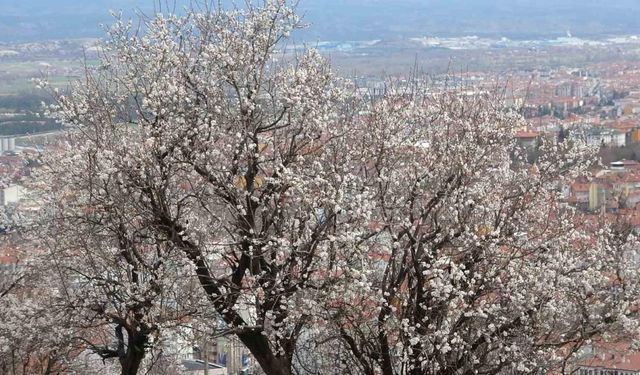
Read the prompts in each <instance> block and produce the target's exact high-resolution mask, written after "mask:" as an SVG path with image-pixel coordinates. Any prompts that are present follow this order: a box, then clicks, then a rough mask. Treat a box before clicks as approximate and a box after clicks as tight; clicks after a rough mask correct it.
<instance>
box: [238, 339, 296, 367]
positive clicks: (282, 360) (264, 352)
mask: <svg viewBox="0 0 640 375" xmlns="http://www.w3.org/2000/svg"><path fill="white" fill-rule="evenodd" d="M238 337H239V338H240V341H242V343H243V344H244V346H246V347H247V349H249V351H250V352H251V355H253V357H254V358H255V359H256V361H258V363H259V364H260V368H262V371H264V373H265V374H266V375H291V358H292V357H291V356H292V353H285V355H286V356H284V357H283V356H276V355H275V354H274V353H273V351H272V350H271V348H270V347H269V341H268V340H267V338H266V337H264V336H263V335H262V334H260V333H256V332H249V333H241V334H239V335H238Z"/></svg>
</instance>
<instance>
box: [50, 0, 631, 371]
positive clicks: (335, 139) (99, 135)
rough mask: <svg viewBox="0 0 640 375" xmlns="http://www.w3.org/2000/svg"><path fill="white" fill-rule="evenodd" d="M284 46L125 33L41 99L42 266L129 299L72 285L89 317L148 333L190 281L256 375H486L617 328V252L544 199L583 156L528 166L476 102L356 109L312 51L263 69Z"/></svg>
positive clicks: (568, 153)
mask: <svg viewBox="0 0 640 375" xmlns="http://www.w3.org/2000/svg"><path fill="white" fill-rule="evenodd" d="M298 26H299V20H298V18H297V17H296V16H295V13H294V11H293V9H291V8H290V7H288V6H287V4H286V3H285V2H284V1H282V0H268V1H265V2H264V3H263V4H262V6H259V7H255V6H254V5H252V3H251V2H247V9H244V10H230V11H223V10H220V9H217V10H212V11H204V12H190V13H187V14H186V15H185V16H181V17H177V16H157V17H155V18H153V19H149V20H145V22H144V23H143V25H142V27H141V28H139V29H134V28H133V25H132V23H130V22H124V21H119V22H117V23H116V24H115V25H114V26H113V28H112V30H111V32H110V38H109V40H108V41H107V43H106V45H105V50H104V51H103V54H102V56H101V62H100V65H99V66H98V67H96V68H95V69H93V68H92V69H89V71H88V72H87V73H88V74H87V77H86V79H85V80H84V81H83V82H80V83H78V84H76V85H74V87H73V88H72V90H71V92H70V93H69V94H68V95H67V94H64V95H63V94H56V97H57V104H56V106H55V107H54V110H53V113H54V114H55V115H56V116H58V118H59V119H60V120H61V121H63V122H64V123H66V124H67V125H69V126H70V132H69V137H70V138H69V142H68V143H67V145H66V146H65V147H63V150H62V152H61V154H57V155H55V156H54V157H52V158H50V160H49V161H48V168H50V169H49V171H50V172H51V173H53V175H55V176H56V177H55V178H53V177H52V178H53V181H55V183H54V184H52V187H53V189H52V191H51V194H50V197H51V198H52V202H53V205H52V206H51V207H52V211H51V212H52V213H53V214H54V217H55V218H56V220H52V223H54V224H55V225H53V226H52V229H55V228H56V227H61V228H64V229H65V231H68V233H71V234H73V235H71V236H64V235H61V236H52V238H53V239H54V241H53V243H52V246H51V247H52V248H57V249H59V250H61V251H63V253H66V254H67V255H68V259H69V260H72V259H73V254H74V252H80V253H82V254H95V256H93V255H92V256H91V257H81V258H78V259H81V261H79V262H78V264H77V267H78V269H80V268H82V267H85V266H86V265H87V264H89V265H91V267H93V271H91V273H90V274H89V277H88V278H87V280H98V279H99V280H104V279H105V278H106V276H105V275H113V274H114V273H115V274H121V276H122V277H115V278H114V277H111V278H109V280H115V281H117V280H127V283H126V284H123V285H120V284H117V283H115V284H114V286H113V287H115V288H117V289H118V291H119V292H118V293H117V294H114V293H109V292H107V293H105V290H107V291H108V290H110V289H111V288H112V286H109V288H107V289H105V288H104V286H103V285H102V284H100V285H98V284H96V283H95V282H91V283H87V284H86V287H87V288H89V290H91V291H90V292H89V291H87V292H86V293H87V295H90V297H91V298H88V299H87V300H91V301H102V305H100V304H98V305H96V304H95V302H92V303H90V304H84V305H79V306H80V307H81V308H83V309H84V311H85V312H91V311H93V312H96V309H97V310H98V311H99V312H101V314H102V315H104V313H105V312H107V311H109V310H108V309H106V308H102V307H101V306H103V305H109V304H113V301H114V299H116V300H117V301H118V303H119V304H120V305H121V306H123V307H126V308H127V309H133V310H127V311H131V312H132V313H133V314H132V315H127V316H130V317H133V318H134V319H133V320H134V321H135V322H136V325H135V327H140V328H144V329H145V330H146V328H145V327H146V326H145V327H143V326H141V325H140V324H142V323H144V322H147V317H149V316H157V314H161V313H162V312H163V311H164V310H162V309H160V310H151V308H150V307H149V306H153V305H157V304H155V302H154V301H156V300H157V298H159V297H160V295H161V294H162V291H165V290H172V289H171V288H170V286H169V285H167V284H172V281H171V280H183V279H184V278H189V277H191V278H193V279H196V280H197V281H198V283H199V286H200V290H201V292H202V293H203V295H204V296H206V300H207V303H208V309H207V310H208V311H206V312H207V313H211V312H213V314H212V315H215V316H216V318H212V325H214V323H213V322H214V321H215V319H221V320H222V321H223V322H224V324H225V329H226V330H227V332H228V333H229V334H235V335H237V337H238V338H239V339H240V340H241V341H242V343H243V344H244V345H245V346H246V347H247V349H248V350H249V351H250V352H251V354H252V355H253V356H254V357H255V359H256V360H257V362H258V364H259V365H260V367H261V368H262V370H263V371H264V372H265V373H267V374H269V375H272V374H273V375H288V374H291V373H292V371H293V370H292V368H293V366H294V356H295V354H296V350H297V349H298V348H299V347H298V342H299V339H300V337H301V336H302V337H303V338H304V341H305V345H306V344H307V343H308V342H309V338H313V337H315V336H318V337H321V338H322V339H326V340H328V341H325V343H329V345H331V346H330V347H327V346H322V345H321V344H322V343H321V342H319V344H318V345H319V346H318V347H319V348H320V347H321V349H327V348H329V350H331V349H332V348H333V349H335V348H347V349H348V350H346V351H345V353H340V355H337V356H336V357H337V358H341V359H344V358H351V359H352V361H351V362H350V363H348V364H347V366H345V367H344V370H345V371H347V369H348V368H351V369H352V371H355V372H358V371H360V373H367V374H378V373H384V374H396V373H399V374H404V373H414V374H422V373H432V372H433V373H467V372H468V373H472V372H485V373H498V372H500V371H503V370H505V371H506V370H507V369H513V370H516V371H523V372H526V371H533V369H534V368H535V366H539V365H541V364H543V363H544V362H543V359H544V358H547V357H548V356H554V355H558V354H561V350H564V351H568V352H571V351H572V350H575V348H577V347H579V346H580V345H581V344H582V343H583V342H584V341H585V340H588V339H589V338H590V337H592V336H594V335H598V334H604V333H605V332H607V331H608V330H609V328H611V326H612V325H613V324H614V323H619V322H624V323H625V325H626V326H627V327H626V328H628V329H632V328H633V326H634V323H633V322H634V321H633V320H630V319H627V320H625V317H626V316H627V315H628V314H627V313H628V312H630V311H631V310H632V309H630V308H631V307H632V306H631V305H630V302H631V301H633V298H635V296H636V292H637V288H636V285H635V280H636V278H635V273H634V269H633V268H632V267H630V263H625V262H624V261H623V260H624V259H625V256H627V255H628V253H625V251H627V249H628V247H630V243H629V239H628V238H627V233H626V232H625V233H618V232H616V231H613V230H612V229H611V228H608V227H603V228H602V229H600V228H598V230H592V231H589V230H587V229H591V228H592V227H589V228H587V227H580V226H577V225H576V214H575V213H573V212H572V211H571V210H570V209H568V208H566V207H564V206H563V205H562V204H561V202H560V200H559V197H558V194H557V192H556V190H555V187H556V186H557V185H556V184H557V183H558V182H561V181H562V179H564V178H567V177H569V176H573V175H576V174H577V173H582V172H584V171H586V168H587V167H588V165H589V162H588V160H589V159H588V158H589V157H590V154H589V153H588V152H585V150H583V149H582V148H581V147H578V146H576V145H573V146H571V145H569V143H566V144H564V145H560V146H556V145H552V144H551V143H543V144H542V145H541V146H540V156H539V157H538V160H537V164H536V165H535V167H532V166H529V165H526V163H524V161H523V156H521V155H522V154H523V153H522V152H521V151H519V149H518V147H517V145H516V144H515V143H514V142H513V141H512V140H511V134H512V131H513V130H514V128H515V127H516V126H519V125H521V123H520V119H519V118H518V117H517V116H516V115H514V114H512V113H510V112H508V111H503V110H502V109H501V108H500V106H499V103H496V102H493V101H492V100H490V99H487V98H484V99H483V98H479V97H478V96H477V95H473V96H465V95H460V94H456V95H441V96H431V97H429V96H427V95H417V94H415V93H414V94H413V95H396V94H390V95H388V96H387V97H386V98H383V99H382V100H381V101H379V102H375V103H372V104H365V103H366V101H364V100H361V99H360V98H358V96H357V95H356V94H355V93H356V91H355V90H353V89H351V88H350V87H349V84H348V82H343V81H341V80H339V79H337V78H336V77H335V76H334V74H333V73H332V71H331V69H330V66H329V64H328V63H327V62H326V61H325V60H324V59H323V58H322V57H321V56H319V54H318V53H317V52H315V51H313V50H309V51H305V52H304V53H301V54H300V55H299V56H296V57H295V58H293V57H291V56H290V54H286V53H280V52H282V51H278V49H279V48H281V47H282V46H284V41H285V40H286V38H287V36H288V35H289V33H290V32H291V31H293V30H294V29H295V28H297V27H298ZM277 56H282V58H283V60H282V61H278V60H277V59H276V57H277ZM521 161H522V162H521ZM586 224H588V223H585V225H586ZM61 233H63V232H61ZM90 258H92V259H94V260H90ZM87 262H89V263H87ZM81 263H87V264H81ZM94 264H95V265H99V267H97V268H96V267H94ZM126 264H128V265H129V266H128V268H129V269H128V270H127V271H126V272H125V270H124V269H123V268H122V266H123V265H126ZM67 269H71V267H67ZM160 270H161V272H159V271H160ZM98 271H99V272H98ZM158 272H159V273H158ZM143 274H144V275H148V277H144V278H140V275H143ZM109 277H110V276H109ZM134 278H135V279H137V281H136V282H134V283H133V285H132V284H131V282H132V281H134ZM101 282H102V281H101ZM183 298H185V297H183ZM177 299H178V297H176V298H175V300H177ZM193 300H194V301H193V303H194V304H195V306H197V308H196V309H197V310H198V311H199V312H200V313H202V307H201V306H200V305H199V302H200V301H198V298H195V297H194V298H193ZM190 304H191V301H189V303H185V305H190ZM136 306H140V308H141V309H143V310H144V313H142V314H141V315H140V314H138V313H137V312H136V311H138V312H140V311H143V310H136V308H137V307H136ZM151 311H156V313H153V314H151V315H149V314H147V312H151ZM137 314H138V315H137ZM154 314H155V315H154ZM116 323H117V322H116ZM145 324H146V323H145ZM135 327H134V329H133V330H131V331H130V332H129V331H128V330H127V336H126V337H129V338H131V337H135V336H136V335H137V332H139V331H138V330H137V329H135ZM152 327H153V329H154V330H157V331H158V332H160V331H161V328H162V326H161V325H157V324H154V325H152ZM159 334H160V333H159ZM122 337H125V335H124V334H123V335H122ZM332 339H337V340H339V341H340V345H333V343H334V342H335V341H331V340H332ZM134 346H135V345H134ZM549 348H551V349H549ZM556 348H557V349H558V350H556ZM298 354H299V353H298ZM307 354H308V353H307ZM297 357H298V358H300V357H302V356H297ZM353 369H357V370H353ZM123 373H135V369H133V370H131V371H129V372H123Z"/></svg>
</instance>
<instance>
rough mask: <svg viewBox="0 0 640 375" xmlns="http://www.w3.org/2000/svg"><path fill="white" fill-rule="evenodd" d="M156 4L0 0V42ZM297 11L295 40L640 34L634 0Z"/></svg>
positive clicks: (93, 23) (438, 0) (498, 0)
mask: <svg viewBox="0 0 640 375" xmlns="http://www.w3.org/2000/svg"><path fill="white" fill-rule="evenodd" d="M165 1H166V0H162V2H165ZM173 1H174V0H170V2H173ZM175 1H176V2H177V3H178V7H179V8H180V7H181V6H183V5H185V4H187V3H188V2H189V0H175ZM238 2H242V0H239V1H238ZM154 3H156V4H157V1H155V2H154V1H153V0H0V41H16V40H37V39H51V38H70V37H95V36H100V35H101V34H102V32H101V31H100V29H99V27H98V25H99V24H100V23H109V22H110V18H109V13H108V11H109V9H114V10H115V9H124V10H132V9H134V8H141V9H144V10H145V11H151V10H153V6H154V5H153V4H154ZM300 11H301V13H303V14H304V15H305V20H306V21H308V22H309V23H311V27H310V28H309V29H308V30H306V31H305V32H304V33H302V34H299V36H300V38H304V39H308V40H364V39H379V38H382V39H385V38H386V39H388V38H401V37H414V36H424V35H437V36H450V35H474V34H475V35H492V36H507V37H512V38H529V37H547V36H558V35H564V34H565V32H566V30H571V31H572V33H573V34H574V35H578V36H593V35H602V34H640V0H609V1H603V0H526V1H525V0H301V5H300Z"/></svg>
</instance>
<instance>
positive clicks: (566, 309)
mask: <svg viewBox="0 0 640 375" xmlns="http://www.w3.org/2000/svg"><path fill="white" fill-rule="evenodd" d="M358 121H363V122H365V123H366V125H367V127H366V128H367V130H366V131H365V132H364V133H362V134H359V135H358V136H357V137H358V138H360V139H361V141H360V142H359V143H356V140H355V139H354V142H353V143H352V146H351V147H350V150H345V152H347V153H350V154H352V155H359V158H358V159H360V160H366V161H368V162H367V163H364V164H361V168H362V170H361V172H360V174H361V175H362V176H368V180H367V182H366V186H367V189H368V191H369V192H370V193H369V194H371V195H372V199H373V200H375V202H376V203H375V209H374V211H373V212H372V213H371V216H370V217H371V224H372V225H371V226H370V228H369V229H365V228H363V232H366V231H367V230H368V231H369V232H370V236H368V237H367V238H368V240H367V241H365V242H363V243H362V244H360V245H359V246H362V247H365V248H367V249H368V250H367V251H368V256H367V257H365V258H366V259H368V261H367V262H364V263H363V266H362V268H361V269H360V270H359V271H356V270H352V272H353V273H354V277H356V280H358V279H359V280H358V281H357V282H350V283H347V284H345V285H344V289H342V290H340V291H339V292H338V294H336V295H335V297H336V299H335V302H334V303H333V304H332V305H330V306H328V308H327V312H328V319H329V320H328V321H329V323H330V324H329V326H333V334H334V335H335V336H334V337H338V338H339V339H338V340H339V341H341V342H343V343H344V346H345V347H347V348H349V350H350V352H351V358H352V362H351V363H350V365H349V367H350V368H351V371H353V373H365V374H379V373H380V374H467V373H468V374H474V373H475V374H477V373H484V374H497V373H502V372H523V373H526V372H536V371H538V370H540V369H546V370H548V371H561V372H564V371H569V370H570V368H567V367H566V364H567V359H569V358H570V357H571V355H573V354H575V352H576V351H578V350H579V349H580V348H582V347H583V345H584V344H585V343H586V342H588V341H589V340H591V339H593V338H594V337H600V338H601V337H603V336H605V335H607V334H614V333H616V334H626V335H630V336H627V337H631V338H633V337H636V335H637V333H638V331H637V298H638V291H639V290H638V276H639V275H638V270H637V263H636V262H634V261H633V259H634V258H636V254H635V253H634V251H637V247H636V246H635V245H636V242H635V240H634V237H633V236H632V235H631V231H630V228H628V227H625V226H621V225H613V223H609V224H606V223H600V219H599V218H597V217H585V216H584V215H581V214H578V213H576V212H575V211H574V210H572V209H571V208H569V207H568V206H567V205H566V204H563V203H562V199H561V198H562V197H561V194H560V192H559V189H558V186H559V184H562V183H563V182H566V181H570V179H571V178H575V177H576V176H577V175H581V174H587V173H588V168H589V166H590V165H591V164H592V163H593V162H594V161H595V157H594V156H593V150H590V149H589V148H587V147H585V146H582V145H580V144H579V143H577V142H575V143H570V142H564V143H560V144H555V143H554V142H552V141H550V140H546V141H545V140H543V141H542V143H541V145H540V150H539V151H540V153H539V157H538V159H537V160H536V163H535V164H534V165H529V164H527V162H526V150H525V149H524V148H523V147H522V146H520V145H519V144H518V143H517V142H516V141H515V140H514V139H513V138H512V136H511V134H513V132H514V131H515V130H517V129H519V128H521V127H522V126H523V125H524V123H523V121H522V120H521V119H520V117H519V116H518V115H517V114H514V113H512V112H510V111H508V110H505V109H504V108H503V107H502V106H500V102H499V100H496V99H495V98H494V97H491V96H486V95H484V94H473V95H469V93H463V92H456V93H453V94H442V95H438V96H434V95H429V94H428V93H416V92H414V93H413V94H411V95H396V94H391V95H388V96H387V97H386V98H383V99H382V100H380V101H379V102H377V103H374V104H373V105H372V108H371V110H370V113H369V114H368V115H367V116H363V117H361V118H360V119H358ZM354 128H355V129H358V128H360V127H358V126H355V127H354ZM363 306H365V308H363ZM325 337H327V336H326V335H325ZM353 363H357V364H358V365H357V366H355V367H354V366H353ZM354 368H355V370H354ZM345 371H346V370H345Z"/></svg>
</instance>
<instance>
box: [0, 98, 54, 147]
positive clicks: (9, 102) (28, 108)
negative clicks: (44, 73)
mask: <svg viewBox="0 0 640 375" xmlns="http://www.w3.org/2000/svg"><path fill="white" fill-rule="evenodd" d="M43 102H44V103H45V104H46V103H50V102H51V98H50V97H49V96H47V95H45V94H41V93H35V92H33V93H21V94H15V95H1V96H0V136H6V135H24V134H35V133H44V132H50V131H54V130H58V129H61V127H62V126H61V125H60V124H58V123H56V122H55V121H54V120H53V119H48V118H45V117H43V115H42V112H43V108H42V103H43ZM3 112H4V113H11V114H12V115H11V116H7V117H5V118H3V116H2V114H3ZM14 114H17V115H14Z"/></svg>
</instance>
